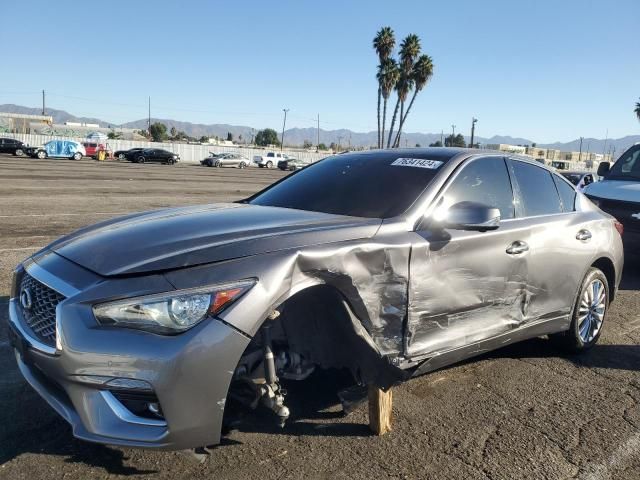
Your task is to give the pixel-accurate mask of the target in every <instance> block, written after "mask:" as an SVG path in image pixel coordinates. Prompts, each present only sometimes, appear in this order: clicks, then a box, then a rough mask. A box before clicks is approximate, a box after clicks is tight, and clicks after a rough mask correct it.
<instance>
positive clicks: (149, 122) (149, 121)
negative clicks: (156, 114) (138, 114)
mask: <svg viewBox="0 0 640 480" xmlns="http://www.w3.org/2000/svg"><path fill="white" fill-rule="evenodd" d="M147 131H148V132H149V135H151V96H149V116H148V117H147Z"/></svg>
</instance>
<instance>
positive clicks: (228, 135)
mask: <svg viewBox="0 0 640 480" xmlns="http://www.w3.org/2000/svg"><path fill="white" fill-rule="evenodd" d="M227 142H233V134H232V133H231V132H227Z"/></svg>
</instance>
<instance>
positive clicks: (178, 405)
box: [9, 267, 249, 450]
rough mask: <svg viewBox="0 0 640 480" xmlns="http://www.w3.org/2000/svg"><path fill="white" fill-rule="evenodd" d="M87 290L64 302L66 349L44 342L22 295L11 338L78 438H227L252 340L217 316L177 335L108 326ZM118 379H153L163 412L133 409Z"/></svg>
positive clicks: (166, 443)
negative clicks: (230, 404)
mask: <svg viewBox="0 0 640 480" xmlns="http://www.w3.org/2000/svg"><path fill="white" fill-rule="evenodd" d="M27 268H28V267H27ZM41 271H42V269H41V268H40V267H38V268H37V269H33V270H32V271H29V274H30V275H32V276H34V278H36V279H37V280H38V281H40V282H42V283H45V280H49V281H50V280H51V278H45V277H46V274H45V275H44V277H43V276H42V275H41V276H40V278H38V277H36V275H37V274H38V272H41ZM129 281H130V280H129ZM45 284H46V283H45ZM48 286H49V287H51V288H54V289H55V286H54V285H48ZM89 290H90V289H89ZM82 295H83V292H81V291H78V293H77V294H76V295H71V296H69V297H68V298H67V299H65V300H64V301H63V302H61V303H60V304H59V305H58V307H57V309H56V324H57V326H58V327H57V328H58V331H57V335H58V336H59V337H58V340H59V342H58V343H59V345H60V348H55V349H52V348H49V349H45V348H42V345H41V344H40V343H39V342H38V340H37V338H35V336H34V335H31V334H30V330H29V328H28V327H26V324H25V323H24V319H23V318H22V314H21V307H20V305H19V303H18V300H17V299H15V298H12V299H11V300H10V302H9V327H10V337H11V342H12V344H13V346H14V348H15V354H16V361H17V363H18V367H19V369H20V371H21V373H22V375H23V376H24V378H25V379H26V380H27V382H28V383H29V384H30V385H31V386H32V387H33V388H34V389H35V390H36V391H37V392H38V393H39V394H40V395H41V396H42V397H43V398H44V399H45V400H46V401H47V403H48V404H49V405H50V406H51V407H52V408H53V409H54V410H55V411H56V412H58V413H59V414H60V415H61V416H62V417H63V418H64V419H65V420H66V421H67V422H69V424H70V425H71V427H72V430H73V434H74V436H76V437H77V438H80V439H83V440H88V441H91V442H98V443H104V444H110V445H122V446H133V447H148V448H159V449H167V450H178V449H185V448H193V447H198V446H203V445H212V444H216V443H219V441H220V431H221V427H222V417H223V413H224V406H225V400H226V395H227V390H228V387H229V383H230V381H231V378H232V375H233V372H234V370H235V367H236V365H237V363H238V360H239V358H240V356H241V355H242V353H243V352H244V350H245V348H246V346H247V344H248V342H249V338H248V337H247V336H245V335H243V334H241V333H239V332H238V331H237V330H235V329H233V328H231V327H229V326H228V325H226V324H225V323H223V322H221V321H218V320H216V319H210V320H207V321H204V322H202V323H200V324H199V325H197V326H196V327H194V328H193V329H191V330H189V331H187V332H184V333H183V334H180V335H175V336H163V335H155V334H151V333H146V332H142V331H136V330H131V329H124V328H102V327H100V326H99V325H98V324H97V323H96V321H95V320H94V319H93V318H92V315H91V313H90V312H91V309H90V308H86V307H87V305H86V304H85V303H84V301H83V300H82V299H81V297H82ZM113 378H120V379H134V380H142V381H144V382H146V383H147V384H148V385H150V386H151V387H152V393H153V394H154V395H155V397H156V398H157V401H158V403H159V404H160V406H161V409H162V416H161V417H157V418H151V417H147V416H139V415H136V414H135V413H134V412H132V411H130V410H129V409H128V408H127V407H126V406H125V405H124V404H123V403H122V402H120V401H119V400H118V397H117V395H118V394H119V393H122V392H123V390H122V389H113V388H111V387H109V386H107V385H105V383H106V381H108V379H113Z"/></svg>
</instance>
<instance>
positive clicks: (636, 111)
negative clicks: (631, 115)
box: [633, 102, 640, 122]
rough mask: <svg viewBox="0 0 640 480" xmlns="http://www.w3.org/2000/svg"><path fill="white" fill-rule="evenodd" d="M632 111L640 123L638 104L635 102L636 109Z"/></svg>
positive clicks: (639, 107) (639, 105)
mask: <svg viewBox="0 0 640 480" xmlns="http://www.w3.org/2000/svg"><path fill="white" fill-rule="evenodd" d="M633 111H634V112H635V114H636V117H637V118H638V121H639V122H640V102H636V108H634V109H633Z"/></svg>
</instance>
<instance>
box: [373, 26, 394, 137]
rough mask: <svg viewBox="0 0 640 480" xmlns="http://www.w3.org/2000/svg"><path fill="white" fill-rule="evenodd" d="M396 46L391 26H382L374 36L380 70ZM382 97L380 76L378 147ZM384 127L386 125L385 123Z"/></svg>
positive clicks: (374, 46)
mask: <svg viewBox="0 0 640 480" xmlns="http://www.w3.org/2000/svg"><path fill="white" fill-rule="evenodd" d="M395 46H396V37H395V35H394V33H393V30H392V29H391V27H382V28H381V29H380V30H379V31H378V33H377V34H376V36H375V37H374V38H373V48H374V49H375V51H376V53H377V54H378V59H379V60H380V65H379V66H378V70H380V69H381V68H382V66H383V65H384V62H385V61H386V60H388V59H389V57H390V56H391V52H393V49H394V48H395ZM381 97H382V85H381V84H380V78H379V77H378V148H380V146H381V144H382V135H381V130H380V100H381ZM383 129H384V125H383Z"/></svg>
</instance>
